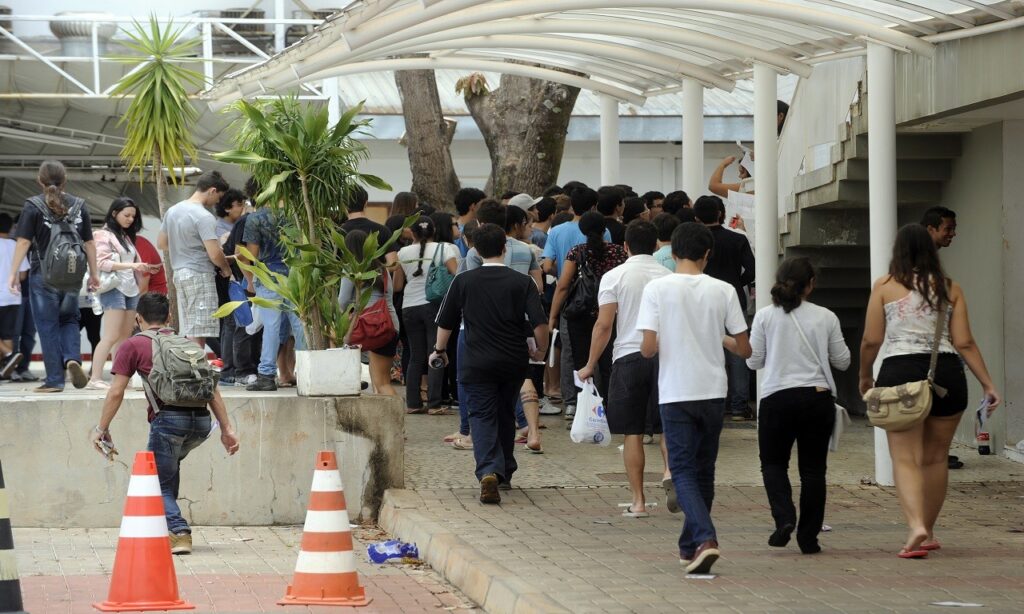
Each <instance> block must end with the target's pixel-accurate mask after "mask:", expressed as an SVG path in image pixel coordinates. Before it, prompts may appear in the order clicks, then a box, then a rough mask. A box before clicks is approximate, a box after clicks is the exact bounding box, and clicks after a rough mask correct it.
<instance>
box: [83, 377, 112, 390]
mask: <svg viewBox="0 0 1024 614" xmlns="http://www.w3.org/2000/svg"><path fill="white" fill-rule="evenodd" d="M85 389H86V390H110V384H108V383H106V382H105V381H103V380H101V379H91V380H89V383H88V384H86V385H85Z"/></svg>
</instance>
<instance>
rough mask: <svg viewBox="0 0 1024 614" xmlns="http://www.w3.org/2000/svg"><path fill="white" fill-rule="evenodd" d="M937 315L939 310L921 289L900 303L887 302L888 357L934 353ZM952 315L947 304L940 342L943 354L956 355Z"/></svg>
mask: <svg viewBox="0 0 1024 614" xmlns="http://www.w3.org/2000/svg"><path fill="white" fill-rule="evenodd" d="M936 315H937V314H936V311H935V309H933V308H932V307H930V306H929V305H928V302H927V301H925V300H924V296H922V295H921V293H920V292H918V291H917V290H912V291H911V292H910V294H908V295H906V296H904V297H903V298H901V299H900V300H898V301H893V302H891V303H886V305H885V352H884V356H885V357H889V356H905V355H907V354H931V353H932V340H933V339H934V338H935V317H936ZM952 315H953V307H952V305H947V306H946V326H945V329H944V330H943V331H942V339H941V340H940V341H939V353H949V354H955V353H956V349H955V348H954V347H953V342H952V340H951V338H950V336H949V322H950V320H951V319H952Z"/></svg>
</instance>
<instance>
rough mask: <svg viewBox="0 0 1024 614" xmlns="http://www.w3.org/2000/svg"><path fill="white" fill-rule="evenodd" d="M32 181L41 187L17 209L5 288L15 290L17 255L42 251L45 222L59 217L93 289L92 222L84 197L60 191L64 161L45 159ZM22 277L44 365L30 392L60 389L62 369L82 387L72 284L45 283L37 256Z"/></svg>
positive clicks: (47, 242)
mask: <svg viewBox="0 0 1024 614" xmlns="http://www.w3.org/2000/svg"><path fill="white" fill-rule="evenodd" d="M36 182H37V183H38V184H39V187H40V188H42V190H43V191H42V193H41V194H38V195H36V196H33V197H31V198H29V199H28V201H26V202H25V206H24V207H23V208H22V210H21V216H20V217H19V218H18V231H17V237H16V238H17V245H16V246H15V249H14V257H13V258H12V259H11V270H10V271H9V273H10V275H9V276H8V279H7V286H8V287H9V288H10V290H11V292H13V293H15V294H20V293H21V280H20V273H19V268H20V266H21V262H22V260H23V259H24V258H25V256H26V255H27V254H28V251H29V249H31V248H33V247H34V248H35V252H36V255H37V256H38V255H40V254H41V253H43V254H45V252H46V250H47V248H48V247H49V245H50V239H51V234H50V227H51V223H52V222H56V221H64V222H66V223H67V224H68V225H70V226H71V228H73V229H74V230H75V231H76V232H77V233H78V238H79V239H80V240H81V245H82V250H83V251H84V252H85V255H86V259H87V260H88V264H89V273H88V281H87V282H86V283H87V287H88V288H89V289H90V290H92V289H94V288H96V287H97V286H99V283H100V280H99V273H98V271H97V268H96V244H95V242H94V241H93V238H92V225H91V222H90V220H89V210H88V207H86V206H85V201H84V200H83V199H81V198H79V197H77V196H73V195H71V194H68V193H66V192H65V191H64V188H65V186H66V184H67V172H66V171H65V170H64V165H63V164H61V163H60V162H58V161H56V160H46V161H45V162H43V163H42V164H41V165H40V166H39V174H38V175H37V177H36ZM28 282H29V301H30V302H31V305H32V314H33V318H34V320H35V324H36V329H37V330H38V332H39V343H40V344H41V345H42V348H43V364H44V365H46V381H45V382H44V383H43V385H42V386H39V387H38V388H36V389H35V391H36V392H60V391H62V390H64V381H65V375H64V373H65V371H67V372H68V373H69V374H71V381H72V383H73V384H74V386H75V388H84V387H85V386H86V385H87V384H88V383H89V376H88V375H87V374H86V372H85V370H84V369H82V342H81V333H80V331H79V328H78V321H79V317H80V314H79V312H78V289H77V288H75V289H74V290H73V291H72V290H69V289H57V288H54V287H52V286H50V285H49V284H47V282H46V281H45V279H44V271H43V269H42V265H41V264H40V258H38V257H35V258H32V268H31V269H30V271H29V277H28Z"/></svg>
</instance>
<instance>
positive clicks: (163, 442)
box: [148, 410, 211, 533]
mask: <svg viewBox="0 0 1024 614" xmlns="http://www.w3.org/2000/svg"><path fill="white" fill-rule="evenodd" d="M210 427H211V422H210V413H209V412H197V413H195V414H193V413H191V412H188V411H174V410H164V411H162V412H160V413H158V414H157V415H156V417H154V418H153V422H152V423H150V425H149V446H148V447H149V451H150V452H152V453H153V457H154V459H155V460H156V474H157V477H159V478H160V494H161V495H163V499H164V516H166V517H167V529H168V530H169V531H170V532H171V533H191V532H192V530H191V529H189V527H188V523H187V522H185V519H184V518H182V516H181V509H180V508H179V507H178V484H179V482H180V479H181V473H180V469H181V461H182V460H183V459H184V458H185V457H186V456H188V453H189V452H191V451H192V450H194V449H195V448H196V447H197V446H198V445H199V444H201V443H203V442H204V441H206V438H207V437H209V436H210Z"/></svg>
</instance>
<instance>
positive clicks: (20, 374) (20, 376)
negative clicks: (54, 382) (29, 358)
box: [11, 369, 39, 382]
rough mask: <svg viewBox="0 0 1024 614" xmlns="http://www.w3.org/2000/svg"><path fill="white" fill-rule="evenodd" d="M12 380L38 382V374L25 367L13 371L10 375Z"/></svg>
mask: <svg viewBox="0 0 1024 614" xmlns="http://www.w3.org/2000/svg"><path fill="white" fill-rule="evenodd" d="M11 381H12V382H38V381H39V376H38V375H36V374H35V373H33V372H32V371H30V370H28V369H25V370H24V371H15V372H14V374H13V375H11Z"/></svg>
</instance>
